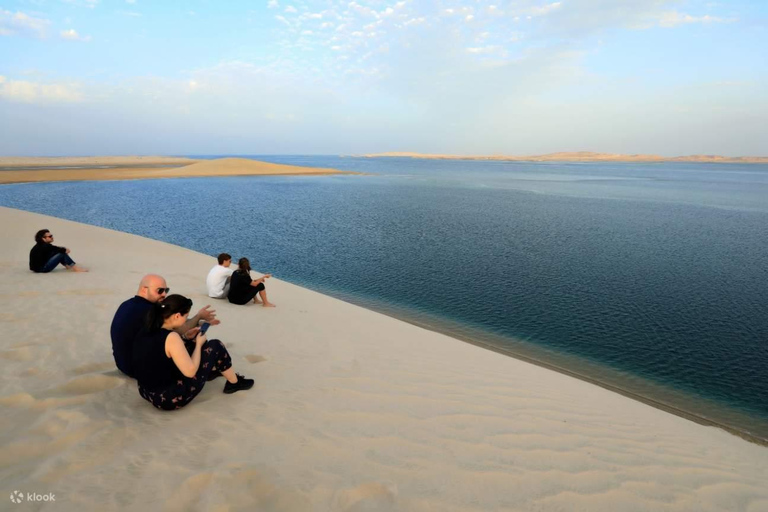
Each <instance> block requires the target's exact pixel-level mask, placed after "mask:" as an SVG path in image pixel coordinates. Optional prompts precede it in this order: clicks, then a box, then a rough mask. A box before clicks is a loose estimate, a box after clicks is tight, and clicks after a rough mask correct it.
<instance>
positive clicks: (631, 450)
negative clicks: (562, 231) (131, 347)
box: [0, 208, 768, 512]
mask: <svg viewBox="0 0 768 512" xmlns="http://www.w3.org/2000/svg"><path fill="white" fill-rule="evenodd" d="M0 220H1V222H0V226H1V227H0V236H2V239H3V241H4V243H3V244H2V247H1V248H0V262H1V263H2V265H0V301H1V304H2V307H0V320H2V326H3V336H2V337H1V338H0V359H2V362H3V366H2V368H3V371H2V372H0V410H1V411H2V414H0V445H2V446H3V449H2V450H0V482H1V483H0V491H2V493H4V495H5V496H6V497H2V498H0V499H8V498H7V496H9V493H10V492H12V491H13V490H20V491H23V492H25V493H26V492H38V493H46V492H54V493H55V494H56V502H55V503H51V504H48V505H37V504H24V505H23V506H21V505H11V504H10V503H8V502H5V503H8V505H6V506H5V507H3V509H4V510H17V509H18V510H51V511H54V510H56V511H59V510H78V511H81V510H100V511H103V510H108V511H109V510H120V511H122V510H129V511H131V510H136V511H142V512H146V511H150V510H152V511H154V510H168V511H196V510H200V511H203V510H217V511H253V510H259V511H304V510H311V511H350V512H351V511H440V512H443V511H448V512H450V511H476V512H480V511H483V512H484V511H496V510H498V511H501V510H505V511H506V510H514V511H531V510H535V511H552V512H555V511H577V510H579V511H605V512H615V511H629V512H631V511H678V512H682V511H697V512H698V511H745V512H761V511H765V510H768V487H767V486H766V485H765V482H766V481H768V449H766V448H764V447H761V446H757V445H753V444H750V443H748V442H746V441H743V440H742V439H740V438H737V437H735V436H732V435H730V434H727V433H726V432H723V431H721V430H718V429H716V428H712V427H704V426H701V425H697V424H694V423H692V422H689V421H687V420H684V419H682V418H679V417H676V416H672V415H669V414H667V413H664V412H662V411H659V410H656V409H653V408H651V407H648V406H646V405H643V404H640V403H637V402H634V401H632V400H629V399H627V398H624V397H622V396H619V395H616V394H613V393H610V392H608V391H606V390H603V389H601V388H598V387H595V386H592V385H590V384H587V383H585V382H581V381H578V380H574V379H572V378H570V377H567V376H564V375H560V374H557V373H553V372H551V371H548V370H545V369H543V368H539V367H536V366H532V365H529V364H526V363H522V362H520V361H517V360H514V359H511V358H507V357H504V356H502V355H499V354H496V353H493V352H489V351H485V350H482V349H480V348H477V347H474V346H471V345H468V344H465V343H462V342H460V341H457V340H454V339H451V338H448V337H446V336H443V335H440V334H436V333H432V332H429V331H425V330H423V329H420V328H418V327H415V326H412V325H409V324H406V323H402V322H399V321H396V320H393V319H391V318H389V317H386V316H383V315H379V314H377V313H373V312H370V311H367V310H364V309H361V308H358V307H356V306H352V305H350V304H346V303H343V302H340V301H337V300H335V299H332V298H329V297H326V296H323V295H320V294H317V293H314V292H311V291H308V290H305V289H302V288H299V287H297V286H293V285H291V284H288V283H285V282H281V281H279V280H277V279H272V280H270V281H269V282H268V285H269V293H270V298H272V299H273V300H274V301H275V302H276V303H277V304H278V307H277V308H276V309H274V310H266V309H263V308H259V307H256V306H233V305H230V304H229V303H226V302H222V301H215V300H209V299H207V298H205V297H204V291H205V290H204V277H205V275H206V272H207V271H208V270H209V268H210V267H211V266H212V265H213V264H214V260H213V259H212V258H210V257H207V256H204V255H200V254H197V253H194V252H192V251H188V250H186V249H182V248H179V247H175V246H171V245H168V244H164V243H160V242H155V241H151V240H146V239H142V238H139V237H135V236H132V235H127V234H122V233H117V232H113V231H108V230H104V229H100V228H95V227H89V226H85V225H81V224H76V223H72V222H68V221H64V220H59V219H53V218H50V217H44V216H41V215H37V214H31V213H25V212H20V211H16V210H11V209H6V208H0ZM39 228H48V229H50V230H52V231H53V232H54V233H55V235H56V240H57V243H59V244H61V245H68V246H70V247H72V249H73V251H72V254H73V256H74V257H75V259H76V260H77V261H78V262H79V263H82V264H84V265H87V266H88V267H89V268H90V269H91V272H90V273H88V274H71V273H66V272H63V271H56V272H54V273H52V274H49V275H34V274H31V273H30V272H29V271H28V270H27V268H26V265H27V255H28V251H29V248H30V247H31V245H32V236H33V234H34V232H35V231H36V230H37V229H39ZM224 249H227V248H225V247H223V248H222V250H224ZM235 256H236V257H239V256H242V255H235ZM245 256H249V257H251V260H252V262H253V264H254V266H255V267H257V268H258V267H259V262H258V257H257V255H252V254H248V255H245ZM262 270H264V271H267V270H271V269H262ZM147 272H158V273H161V274H163V275H165V276H166V278H167V279H168V284H169V286H170V287H171V289H172V290H173V291H175V292H183V293H186V294H188V295H189V296H191V297H192V298H193V300H194V301H195V307H199V306H201V305H203V304H206V303H209V302H214V303H215V305H216V307H217V309H218V312H219V316H220V318H221V320H222V322H223V323H222V324H221V325H220V326H216V327H214V328H212V329H211V335H212V337H213V336H215V337H219V338H221V339H222V340H223V341H224V342H225V343H226V344H227V346H228V347H229V348H230V349H231V352H232V355H233V360H234V362H235V368H236V369H237V370H238V371H240V372H243V373H245V374H247V375H249V376H252V377H254V378H255V379H256V386H255V387H254V389H253V390H251V391H249V392H246V393H238V394H235V395H232V396H227V395H223V394H222V393H221V389H222V387H223V382H222V381H221V380H218V381H214V382H211V383H209V384H208V385H207V386H206V388H205V389H204V390H203V392H202V394H201V395H200V396H199V397H198V398H197V399H196V400H195V402H193V403H192V404H191V405H190V406H189V407H187V408H186V409H184V410H181V411H177V412H173V413H163V412H160V411H157V410H155V409H153V408H152V407H151V406H150V405H149V404H148V403H146V402H145V401H144V400H142V399H141V398H140V397H139V395H138V392H137V390H136V386H135V383H134V382H133V381H130V380H128V379H126V378H123V377H121V376H120V375H119V374H118V373H117V372H116V371H115V370H114V369H113V366H112V356H111V348H110V342H109V325H110V321H111V318H112V315H113V312H114V310H115V308H116V307H117V305H118V304H120V302H122V301H123V300H125V299H126V298H128V297H130V296H131V295H132V294H133V292H134V291H135V288H136V285H137V282H138V280H139V278H140V277H141V275H142V274H144V273H147ZM2 493H0V494H2ZM11 507H17V508H11Z"/></svg>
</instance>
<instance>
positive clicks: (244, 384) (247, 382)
mask: <svg viewBox="0 0 768 512" xmlns="http://www.w3.org/2000/svg"><path fill="white" fill-rule="evenodd" d="M236 375H237V382H235V383H234V384H232V383H231V382H229V381H227V383H226V384H224V392H225V393H226V394H228V395H230V394H232V393H236V392H238V391H242V390H246V389H251V388H252V387H253V379H246V378H245V377H243V376H242V375H240V374H239V373H237V374H236Z"/></svg>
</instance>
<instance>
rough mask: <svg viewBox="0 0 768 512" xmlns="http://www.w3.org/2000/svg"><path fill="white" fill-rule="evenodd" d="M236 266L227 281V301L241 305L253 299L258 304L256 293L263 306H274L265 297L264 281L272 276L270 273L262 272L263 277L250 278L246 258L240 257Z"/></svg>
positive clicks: (249, 267)
mask: <svg viewBox="0 0 768 512" xmlns="http://www.w3.org/2000/svg"><path fill="white" fill-rule="evenodd" d="M237 266H238V268H237V270H235V273H234V274H232V277H231V278H230V281H229V295H227V298H229V302H231V303H232V304H238V305H240V306H242V305H245V304H248V303H249V302H250V301H251V300H253V302H255V303H257V304H258V303H259V301H258V298H257V297H256V296H257V295H258V296H259V297H261V304H262V305H263V306H264V307H265V308H271V307H275V305H274V304H272V303H271V302H269V300H268V299H267V291H266V289H265V287H264V281H265V280H266V279H268V278H270V277H272V274H264V276H263V277H260V278H258V279H252V278H251V264H250V262H249V261H248V258H240V260H239V261H238V262H237Z"/></svg>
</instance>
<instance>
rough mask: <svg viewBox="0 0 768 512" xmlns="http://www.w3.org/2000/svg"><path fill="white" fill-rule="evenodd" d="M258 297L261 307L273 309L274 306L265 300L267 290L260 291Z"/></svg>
mask: <svg viewBox="0 0 768 512" xmlns="http://www.w3.org/2000/svg"><path fill="white" fill-rule="evenodd" d="M259 295H260V296H261V305H262V306H264V307H265V308H273V307H275V305H274V304H272V303H271V302H269V301H268V300H267V290H261V291H260V292H259Z"/></svg>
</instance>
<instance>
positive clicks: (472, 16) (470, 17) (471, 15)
mask: <svg viewBox="0 0 768 512" xmlns="http://www.w3.org/2000/svg"><path fill="white" fill-rule="evenodd" d="M464 19H465V20H466V21H472V20H473V19H475V16H474V15H473V14H468V15H467V17H466V18H464Z"/></svg>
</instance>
